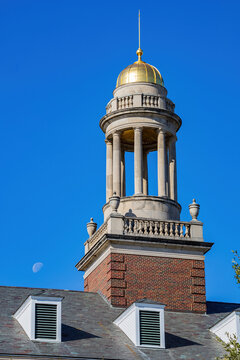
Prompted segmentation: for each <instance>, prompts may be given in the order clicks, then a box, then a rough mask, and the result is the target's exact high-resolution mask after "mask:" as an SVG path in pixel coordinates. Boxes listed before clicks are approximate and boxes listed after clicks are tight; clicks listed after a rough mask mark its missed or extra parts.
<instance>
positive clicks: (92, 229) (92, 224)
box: [87, 218, 97, 237]
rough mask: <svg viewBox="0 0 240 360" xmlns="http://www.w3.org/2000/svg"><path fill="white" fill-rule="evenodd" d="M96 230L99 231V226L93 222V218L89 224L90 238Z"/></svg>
mask: <svg viewBox="0 0 240 360" xmlns="http://www.w3.org/2000/svg"><path fill="white" fill-rule="evenodd" d="M96 230H97V224H96V223H95V222H94V221H93V218H91V219H90V222H89V223H87V232H88V235H89V237H91V236H93V234H94V233H95V231H96Z"/></svg>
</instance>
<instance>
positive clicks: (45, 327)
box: [35, 304, 57, 340]
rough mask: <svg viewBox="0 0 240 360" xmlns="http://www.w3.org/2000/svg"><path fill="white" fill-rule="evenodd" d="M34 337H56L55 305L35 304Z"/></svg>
mask: <svg viewBox="0 0 240 360" xmlns="http://www.w3.org/2000/svg"><path fill="white" fill-rule="evenodd" d="M35 306H36V307H35V339H53V340H56V338H57V305H53V304H36V305H35Z"/></svg>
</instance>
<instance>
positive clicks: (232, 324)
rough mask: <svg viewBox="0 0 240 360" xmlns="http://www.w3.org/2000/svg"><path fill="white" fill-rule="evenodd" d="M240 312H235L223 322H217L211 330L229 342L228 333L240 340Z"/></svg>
mask: <svg viewBox="0 0 240 360" xmlns="http://www.w3.org/2000/svg"><path fill="white" fill-rule="evenodd" d="M239 321H240V312H239V311H233V312H231V314H229V315H227V316H226V317H225V318H223V319H222V320H221V321H219V322H217V323H216V324H215V325H214V326H212V327H211V328H210V331H211V332H213V333H214V334H215V335H217V336H218V337H220V339H222V340H223V341H225V342H227V335H226V334H227V333H228V334H229V335H230V336H232V335H236V337H237V339H238V341H239V340H240V324H239Z"/></svg>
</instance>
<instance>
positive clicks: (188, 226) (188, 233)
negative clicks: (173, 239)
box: [185, 224, 190, 238]
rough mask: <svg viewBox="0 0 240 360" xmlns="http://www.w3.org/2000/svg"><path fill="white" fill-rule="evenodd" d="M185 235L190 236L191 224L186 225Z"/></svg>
mask: <svg viewBox="0 0 240 360" xmlns="http://www.w3.org/2000/svg"><path fill="white" fill-rule="evenodd" d="M185 237H187V238H189V237H190V225H188V224H187V225H185Z"/></svg>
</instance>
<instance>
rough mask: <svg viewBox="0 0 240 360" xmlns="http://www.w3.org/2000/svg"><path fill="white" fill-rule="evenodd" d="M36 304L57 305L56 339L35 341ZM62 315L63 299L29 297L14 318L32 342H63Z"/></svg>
mask: <svg viewBox="0 0 240 360" xmlns="http://www.w3.org/2000/svg"><path fill="white" fill-rule="evenodd" d="M36 304H51V305H57V333H56V340H55V339H35V309H36ZM61 313H62V298H57V297H47V296H31V295H30V296H29V297H28V298H27V299H26V300H25V302H24V303H23V304H22V305H21V306H20V308H19V309H18V310H17V311H16V312H15V314H14V315H13V317H14V318H15V319H16V320H17V321H18V322H19V324H20V325H21V326H22V328H23V329H24V331H25V332H26V334H27V336H28V337H29V338H30V340H35V341H41V342H61V338H62V335H61V332H62V330H61V327H62V321H61Z"/></svg>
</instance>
